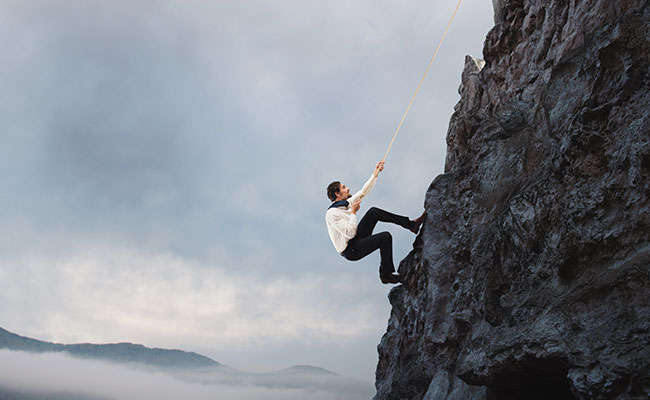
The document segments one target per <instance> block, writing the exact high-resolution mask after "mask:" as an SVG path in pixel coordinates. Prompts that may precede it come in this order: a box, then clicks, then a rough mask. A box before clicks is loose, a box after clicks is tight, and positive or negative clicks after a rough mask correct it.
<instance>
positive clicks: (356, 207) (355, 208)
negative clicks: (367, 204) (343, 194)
mask: <svg viewBox="0 0 650 400" xmlns="http://www.w3.org/2000/svg"><path fill="white" fill-rule="evenodd" d="M350 208H352V214H356V213H357V211H359V209H360V208H361V199H356V200H354V201H353V202H352V204H351V205H350Z"/></svg>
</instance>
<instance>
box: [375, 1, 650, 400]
mask: <svg viewBox="0 0 650 400" xmlns="http://www.w3.org/2000/svg"><path fill="white" fill-rule="evenodd" d="M493 3H494V6H495V11H497V12H495V21H496V24H495V27H494V28H493V29H492V30H491V31H490V32H489V33H488V35H487V38H486V41H485V46H484V50H483V55H484V59H485V62H483V61H481V60H476V59H474V58H471V57H468V58H467V59H466V63H465V70H464V72H463V75H462V84H461V87H460V90H459V91H460V94H461V100H460V102H459V103H458V104H457V106H456V107H455V112H454V114H453V116H452V117H451V121H450V125H449V131H448V134H447V143H448V149H447V159H446V165H445V173H444V174H443V175H440V176H438V177H437V178H436V179H435V180H434V181H433V183H432V184H431V186H430V187H429V189H428V191H427V193H426V196H425V208H426V210H427V213H428V214H427V220H426V222H425V225H424V227H423V229H422V232H421V233H420V235H419V236H418V238H417V239H416V241H415V243H414V249H413V251H412V252H411V253H410V254H409V255H408V256H407V257H406V258H405V259H404V260H403V261H402V262H401V263H400V267H399V272H400V273H401V274H403V275H405V277H406V281H405V283H404V284H403V285H400V286H398V287H395V288H394V289H393V290H391V292H390V294H389V299H390V302H391V305H392V312H391V316H390V319H389V321H388V327H387V331H386V333H385V335H384V337H383V338H382V340H381V343H380V344H379V346H378V351H379V363H378V365H377V371H376V388H377V395H376V399H390V400H397V399H422V398H426V399H468V398H474V399H524V398H525V399H573V398H575V399H612V398H617V399H647V398H650V201H649V198H650V90H649V89H650V1H648V0H617V1H611V0H591V1H587V0H544V1H542V0H526V1H524V0H499V1H496V0H494V1H493Z"/></svg>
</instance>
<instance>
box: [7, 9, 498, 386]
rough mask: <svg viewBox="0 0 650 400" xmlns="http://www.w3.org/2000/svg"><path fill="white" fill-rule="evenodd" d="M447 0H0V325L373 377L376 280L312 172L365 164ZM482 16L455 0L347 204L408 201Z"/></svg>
mask: <svg viewBox="0 0 650 400" xmlns="http://www.w3.org/2000/svg"><path fill="white" fill-rule="evenodd" d="M456 4H457V2H456V1H455V0H445V1H442V0H434V1H420V0H414V1H411V2H407V3H403V2H402V3H400V2H394V1H383V0H372V1H371V0H358V1H339V0H322V1H321V0H318V1H307V0H305V1H298V0H285V1H283V0H276V1H252V0H239V1H226V0H214V1H208V0H182V1H181V0H128V1H127V0H123V1H122V0H115V1H110V2H109V1H94V0H28V1H26V0H0V54H2V60H3V61H2V63H0V129H1V131H0V182H1V185H2V186H1V189H0V220H1V221H2V224H1V225H0V305H1V306H0V326H2V327H3V328H5V329H8V330H10V331H13V332H15V333H18V334H21V335H25V336H30V337H35V338H38V339H42V340H48V341H56V342H65V343H75V342H94V343H105V342H122V341H129V342H136V343H142V344H145V345H147V346H150V347H166V348H181V349H184V350H190V351H196V352H200V353H202V354H204V355H207V356H209V357H211V358H213V359H215V360H217V361H219V362H221V363H224V364H227V365H229V366H232V367H236V368H241V369H245V370H248V371H267V370H272V369H280V368H285V367H288V366H290V365H294V364H311V365H317V366H321V367H324V368H328V369H330V370H334V371H336V372H339V373H342V374H345V375H348V376H352V377H355V378H359V379H363V380H365V381H373V380H374V370H375V365H376V362H377V353H376V345H377V344H378V342H379V340H380V338H381V335H382V334H383V332H384V331H385V328H386V321H387V319H388V316H389V313H390V305H389V303H388V300H387V297H386V295H387V293H388V291H389V289H390V287H389V286H386V285H382V284H381V283H380V282H379V279H378V273H377V267H378V261H379V255H378V254H373V255H371V256H369V257H367V258H366V259H364V260H362V261H360V262H356V263H351V262H348V261H345V260H344V259H343V258H342V257H341V256H340V255H338V254H337V253H336V252H335V250H334V248H333V246H332V244H331V243H330V240H329V237H328V236H327V230H326V228H325V224H324V212H325V209H326V207H327V205H328V200H327V198H326V196H325V187H326V185H327V184H328V183H329V182H330V181H332V180H335V179H340V180H342V181H343V182H345V183H346V184H347V185H348V186H350V187H352V188H353V189H355V188H359V186H360V185H361V184H362V183H363V182H365V180H366V179H367V178H368V176H369V175H370V173H371V172H372V169H373V167H374V164H375V163H376V162H377V161H378V160H379V159H380V158H381V157H382V156H383V154H384V151H385V150H386V147H387V145H388V143H389V141H390V139H391V137H392V134H393V132H394V129H395V127H396V126H397V123H398V122H399V119H400V118H401V116H402V113H403V112H404V109H405V108H406V105H407V104H408V101H409V100H410V98H411V95H412V94H413V91H414V90H415V87H416V86H417V83H418V82H419V80H420V78H421V76H422V73H423V72H424V69H425V67H426V65H427V63H428V61H429V59H430V57H431V55H432V53H433V51H434V50H435V47H436V45H437V43H438V40H439V39H440V37H441V35H442V33H443V31H444V28H445V26H446V24H447V22H448V20H449V17H450V16H451V14H452V12H453V10H454V8H455V7H456ZM492 15H493V13H492V4H491V2H489V1H485V0H482V1H481V0H464V1H463V4H462V6H461V9H460V11H459V14H458V16H457V18H456V21H455V22H454V25H453V26H452V28H451V30H450V32H449V34H448V37H447V40H446V42H445V43H444V45H443V47H442V49H441V51H440V53H439V54H438V59H437V60H436V63H435V64H434V66H433V67H432V69H431V72H430V74H429V76H428V78H427V80H426V81H425V83H424V85H423V86H422V89H421V91H420V94H419V96H418V98H417V99H416V101H415V104H414V105H413V107H412V109H411V111H410V113H409V115H408V117H407V120H406V122H405V123H404V125H403V127H402V129H401V131H400V135H399V136H398V138H397V140H396V142H395V144H394V145H393V148H392V149H391V153H390V154H389V157H388V160H387V165H386V170H385V171H384V172H383V173H382V175H381V176H380V180H379V182H378V184H377V185H376V187H375V189H374V191H373V192H372V194H371V195H370V196H369V197H368V198H366V200H365V202H364V204H363V206H362V211H363V210H364V209H367V208H368V207H370V206H372V205H375V206H379V207H383V208H386V209H389V210H393V211H395V212H399V213H403V214H407V215H410V216H417V215H419V214H420V213H421V211H422V205H423V202H424V193H425V191H426V189H427V187H428V185H429V183H430V182H431V181H432V180H433V178H434V177H435V176H436V175H437V174H439V173H441V172H442V169H443V164H444V156H445V134H446V129H447V124H448V121H449V117H450V116H451V113H452V112H453V106H454V104H455V103H456V102H457V101H458V93H457V89H458V85H459V83H460V74H461V72H462V66H463V62H464V56H465V55H466V54H471V55H475V56H481V50H482V46H483V40H484V38H485V35H486V33H487V32H488V30H489V29H490V28H491V27H492V25H493V20H492ZM387 229H388V230H390V231H391V232H392V233H393V236H394V238H395V262H396V264H397V263H398V262H399V260H400V259H401V258H402V257H403V256H404V255H405V254H406V253H407V252H408V251H409V248H410V245H411V243H412V241H413V236H412V235H411V234H410V233H408V232H405V231H404V230H399V229H395V228H393V227H387Z"/></svg>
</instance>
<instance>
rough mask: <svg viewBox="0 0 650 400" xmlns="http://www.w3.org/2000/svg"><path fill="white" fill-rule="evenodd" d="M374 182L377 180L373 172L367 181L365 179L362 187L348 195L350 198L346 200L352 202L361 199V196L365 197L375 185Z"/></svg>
mask: <svg viewBox="0 0 650 400" xmlns="http://www.w3.org/2000/svg"><path fill="white" fill-rule="evenodd" d="M376 182H377V177H376V176H375V174H374V173H373V174H372V175H370V179H368V181H366V183H365V184H364V185H363V187H362V188H361V190H359V191H358V192H356V193H355V194H353V195H352V197H350V198H349V199H348V201H349V202H350V203H352V202H354V201H355V200H356V199H359V198H361V199H362V198H364V197H366V196H367V195H368V193H370V191H371V190H372V188H373V187H375V183H376Z"/></svg>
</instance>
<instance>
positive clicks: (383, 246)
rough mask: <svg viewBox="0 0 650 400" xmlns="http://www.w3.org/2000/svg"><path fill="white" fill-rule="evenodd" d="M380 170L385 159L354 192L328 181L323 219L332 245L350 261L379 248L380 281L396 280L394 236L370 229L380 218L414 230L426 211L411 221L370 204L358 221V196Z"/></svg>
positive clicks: (359, 204) (369, 185) (398, 277)
mask: <svg viewBox="0 0 650 400" xmlns="http://www.w3.org/2000/svg"><path fill="white" fill-rule="evenodd" d="M383 170H384V161H380V162H378V163H377V166H376V167H375V170H374V171H373V173H372V175H371V176H370V179H368V181H367V182H366V183H365V185H363V187H362V188H361V190H359V191H358V192H357V193H355V194H353V195H351V194H350V188H348V187H346V186H345V185H343V184H342V183H341V182H339V181H334V182H332V183H330V184H329V185H328V186H327V197H328V198H329V199H330V200H331V201H332V202H333V203H332V205H330V206H329V208H328V209H327V212H326V213H325V222H326V223H327V231H328V232H329V235H330V239H332V243H333V244H334V248H336V251H338V252H339V253H340V254H341V255H342V256H343V257H345V258H346V259H347V260H350V261H357V260H360V259H362V258H363V257H365V256H367V255H368V254H370V253H372V252H374V251H375V250H377V249H379V252H380V255H381V262H380V264H379V277H380V279H381V281H382V283H398V282H400V281H401V277H400V275H399V274H396V273H395V266H394V265H393V237H392V236H391V234H390V233H389V232H381V233H376V234H373V233H372V231H373V229H375V225H377V222H379V221H382V222H391V223H393V224H397V225H399V226H401V227H403V228H405V229H408V230H410V231H411V232H413V233H415V234H417V233H418V231H419V229H420V226H421V225H422V222H424V217H425V214H426V212H425V213H422V215H421V216H419V217H418V218H416V219H415V220H413V221H412V220H410V219H409V218H408V217H404V216H401V215H396V214H392V213H390V212H388V211H384V210H381V209H379V208H377V207H372V208H370V209H369V210H368V211H367V212H366V214H365V215H364V216H363V218H361V221H359V223H357V212H358V211H359V208H360V207H361V200H362V199H363V198H364V197H365V196H366V195H367V194H368V193H369V192H370V190H371V189H372V188H373V186H375V182H376V181H377V177H378V176H379V173H380V172H381V171H383Z"/></svg>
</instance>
